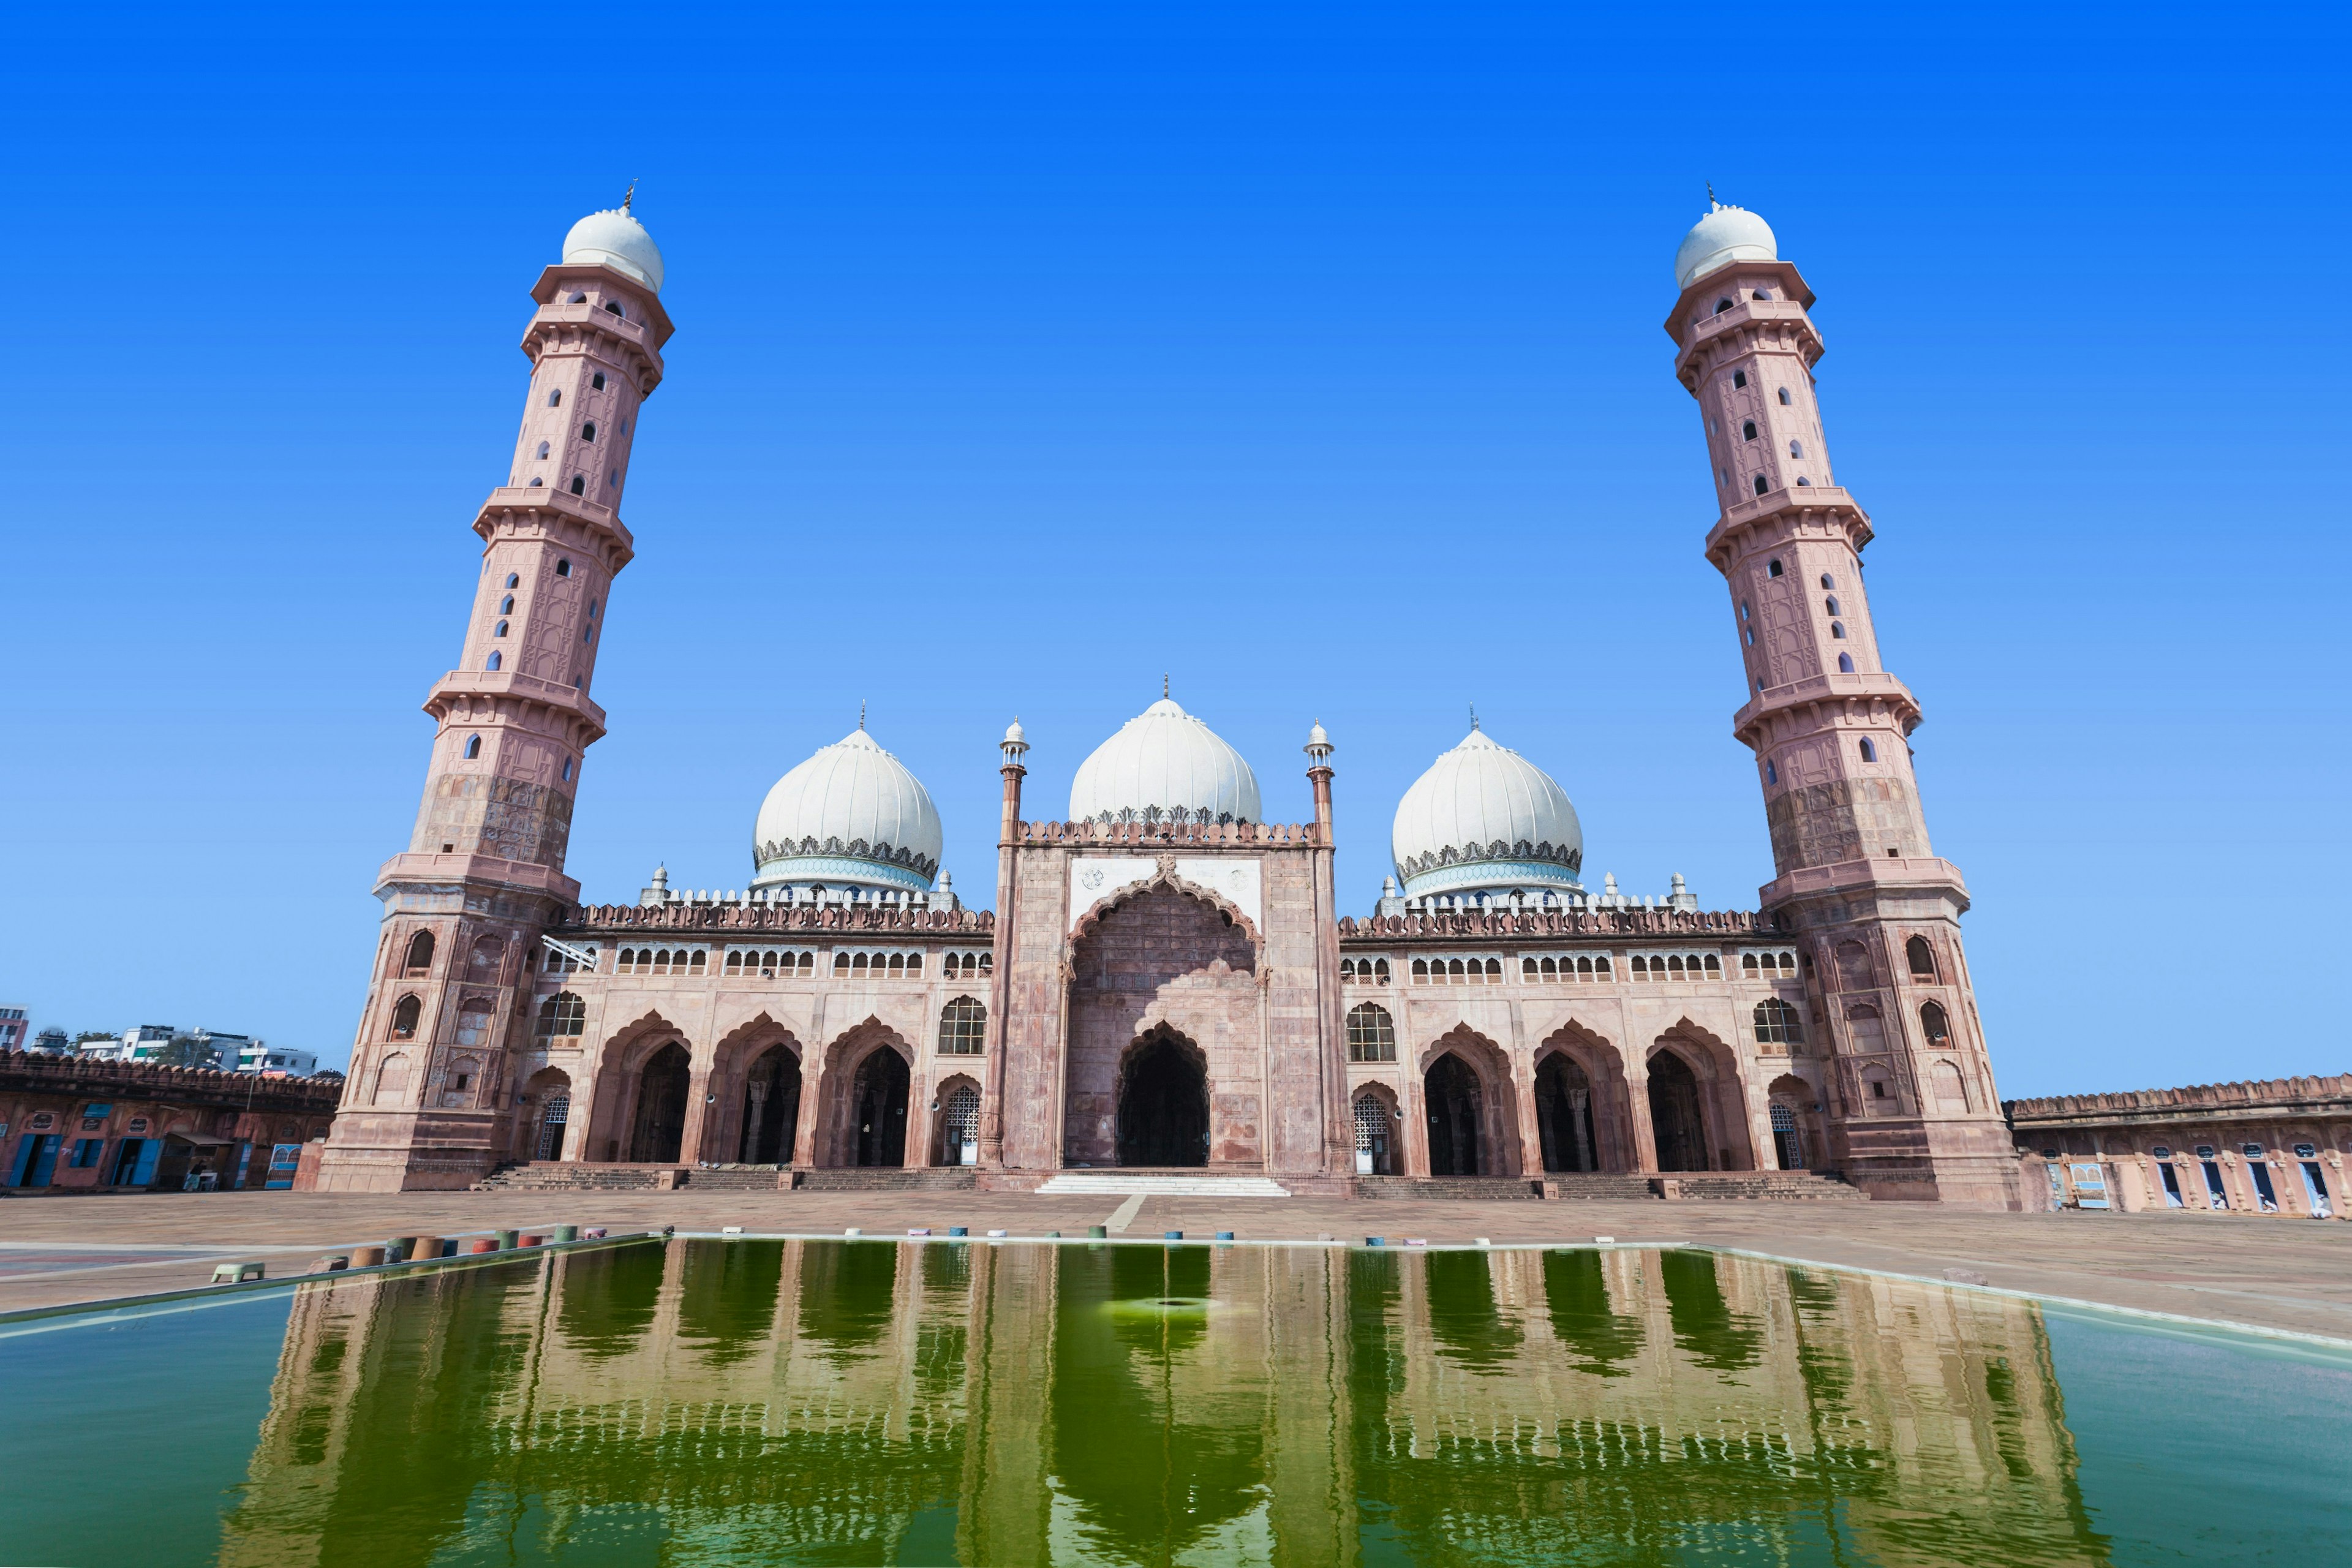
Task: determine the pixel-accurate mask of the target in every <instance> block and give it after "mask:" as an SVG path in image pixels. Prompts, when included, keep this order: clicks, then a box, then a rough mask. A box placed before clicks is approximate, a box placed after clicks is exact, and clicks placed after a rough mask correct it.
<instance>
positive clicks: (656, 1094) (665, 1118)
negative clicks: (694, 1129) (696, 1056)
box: [629, 1040, 693, 1165]
mask: <svg viewBox="0 0 2352 1568" xmlns="http://www.w3.org/2000/svg"><path fill="white" fill-rule="evenodd" d="M692 1077H693V1072H692V1068H691V1066H690V1064H689V1063H688V1059H687V1055H686V1047H684V1046H681V1045H679V1044H678V1043H677V1041H676V1040H672V1041H671V1042H670V1043H669V1044H667V1045H666V1046H664V1047H662V1048H661V1049H659V1050H657V1051H656V1052H655V1053H654V1054H653V1055H652V1056H650V1057H648V1058H646V1065H645V1066H644V1068H641V1069H639V1072H638V1075H637V1121H636V1125H635V1128H634V1129H633V1130H632V1131H631V1132H630V1134H629V1158H630V1159H632V1160H634V1161H637V1162H639V1163H645V1164H655V1165H659V1164H667V1163H669V1162H670V1161H672V1160H675V1159H677V1152H678V1147H679V1145H680V1143H681V1142H683V1141H684V1139H685V1137H686V1095H687V1088H688V1082H689V1081H690V1079H692Z"/></svg>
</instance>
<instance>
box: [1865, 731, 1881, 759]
mask: <svg viewBox="0 0 2352 1568" xmlns="http://www.w3.org/2000/svg"><path fill="white" fill-rule="evenodd" d="M1862 760H1863V761H1864V762H1865V763H1874V762H1876V761H1878V742H1875V741H1873V740H1872V739H1871V738H1870V737H1869V736H1867V735H1864V737H1863V738H1862Z"/></svg>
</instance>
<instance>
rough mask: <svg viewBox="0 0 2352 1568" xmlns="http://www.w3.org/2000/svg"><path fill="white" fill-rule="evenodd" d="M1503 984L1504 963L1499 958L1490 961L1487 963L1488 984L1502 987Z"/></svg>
mask: <svg viewBox="0 0 2352 1568" xmlns="http://www.w3.org/2000/svg"><path fill="white" fill-rule="evenodd" d="M1502 983H1503V961H1502V960H1501V959H1499V958H1490V959H1488V960H1487V961H1486V984H1489V985H1500V984H1502Z"/></svg>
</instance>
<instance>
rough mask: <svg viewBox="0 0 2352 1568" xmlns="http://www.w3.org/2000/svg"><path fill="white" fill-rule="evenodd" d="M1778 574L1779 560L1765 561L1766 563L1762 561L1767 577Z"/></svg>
mask: <svg viewBox="0 0 2352 1568" xmlns="http://www.w3.org/2000/svg"><path fill="white" fill-rule="evenodd" d="M1764 575H1766V576H1767V577H1778V576H1779V575H1780V562H1778V561H1767V562H1766V563H1764Z"/></svg>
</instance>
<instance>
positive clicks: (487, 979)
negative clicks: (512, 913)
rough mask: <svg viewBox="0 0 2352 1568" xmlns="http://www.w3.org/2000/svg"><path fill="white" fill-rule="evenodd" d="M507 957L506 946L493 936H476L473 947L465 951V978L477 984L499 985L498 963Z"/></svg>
mask: <svg viewBox="0 0 2352 1568" xmlns="http://www.w3.org/2000/svg"><path fill="white" fill-rule="evenodd" d="M506 955H507V944H506V943H505V942H500V941H499V939H498V938H497V937H494V936H478V937H476V938H475V939H474V945H473V946H472V947H470V948H468V949H467V950H466V977H467V979H469V980H472V981H474V982H476V983H477V984H484V985H495V984H498V983H499V961H500V960H502V959H504V958H505V957H506Z"/></svg>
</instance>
